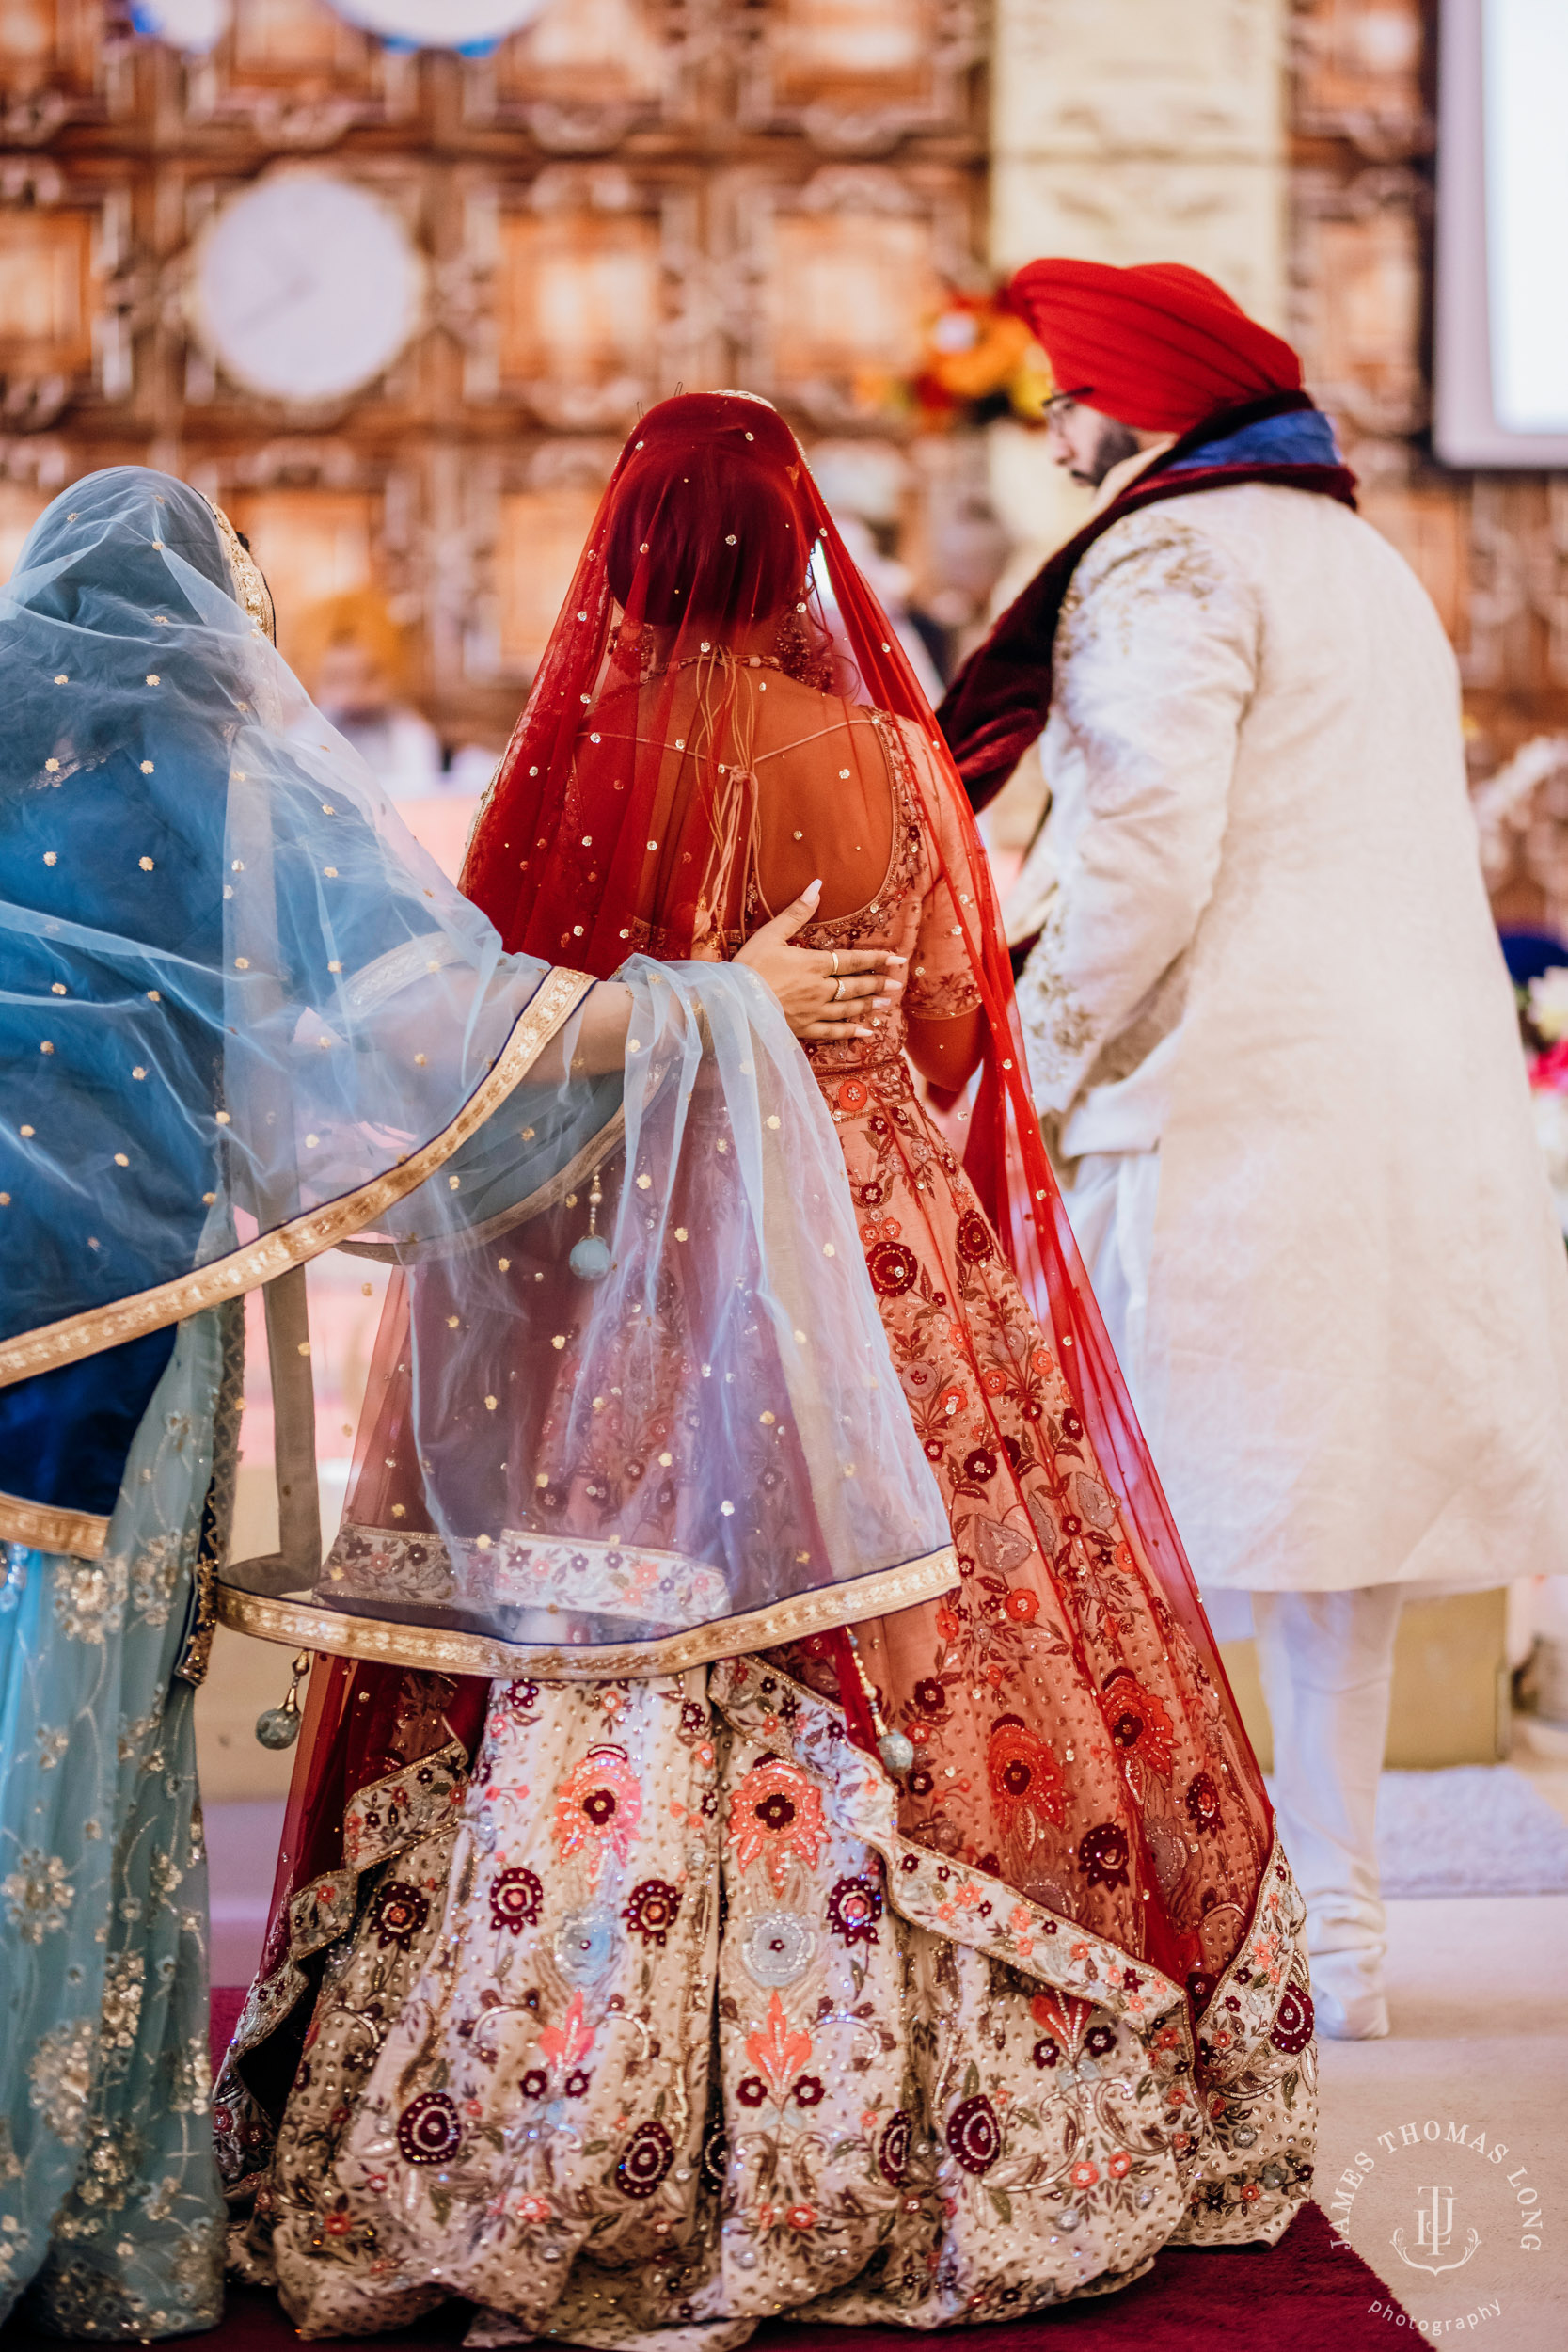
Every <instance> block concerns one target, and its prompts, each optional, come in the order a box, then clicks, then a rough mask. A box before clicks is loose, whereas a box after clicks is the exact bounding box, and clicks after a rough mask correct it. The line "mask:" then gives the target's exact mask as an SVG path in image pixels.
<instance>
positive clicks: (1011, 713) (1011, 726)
mask: <svg viewBox="0 0 1568 2352" xmlns="http://www.w3.org/2000/svg"><path fill="white" fill-rule="evenodd" d="M1313 405H1314V404H1313V402H1312V401H1311V399H1310V398H1309V397H1308V395H1307V393H1306V392H1266V393H1264V394H1263V396H1262V397H1261V398H1260V399H1258V400H1249V401H1246V402H1243V404H1241V405H1239V406H1236V407H1233V408H1225V409H1221V410H1220V411H1219V412H1218V413H1217V414H1215V415H1213V416H1210V417H1205V418H1204V420H1203V421H1202V423H1201V424H1196V425H1194V426H1193V427H1192V428H1191V430H1190V431H1189V432H1186V433H1184V434H1182V436H1181V437H1180V440H1178V441H1176V442H1174V443H1173V444H1172V446H1171V447H1170V448H1169V449H1168V450H1165V451H1164V452H1163V453H1162V454H1161V455H1160V456H1159V457H1158V458H1156V459H1155V461H1154V463H1153V465H1152V466H1150V467H1149V469H1148V471H1147V472H1146V473H1142V474H1140V475H1139V476H1138V478H1137V480H1136V481H1135V482H1132V483H1131V484H1130V485H1128V487H1127V488H1126V489H1125V490H1124V491H1123V492H1122V493H1121V495H1120V497H1119V498H1115V499H1113V500H1112V501H1111V503H1110V504H1109V505H1108V506H1107V507H1105V508H1104V509H1103V510H1102V511H1101V513H1100V514H1098V515H1096V516H1094V517H1093V519H1092V520H1091V521H1089V522H1087V523H1085V526H1084V528H1083V530H1082V531H1081V532H1078V534H1077V536H1076V537H1075V538H1072V539H1069V541H1068V543H1067V545H1066V546H1065V547H1062V548H1057V550H1056V552H1055V554H1054V555H1053V556H1052V557H1051V558H1050V560H1049V562H1047V563H1046V564H1042V566H1041V567H1040V569H1039V570H1038V571H1037V573H1036V574H1035V577H1034V579H1033V580H1031V581H1030V582H1029V585H1028V587H1027V588H1025V589H1024V590H1023V591H1022V594H1021V595H1020V596H1017V597H1016V598H1015V599H1014V601H1013V602H1012V603H1011V604H1010V605H1009V606H1008V607H1007V610H1006V612H1004V613H1003V615H1002V617H1001V619H1000V620H999V621H998V622H997V623H996V625H995V627H994V628H992V630H991V632H990V636H989V637H988V638H987V639H986V641H985V643H984V644H981V645H977V646H976V647H975V649H974V652H973V653H972V654H971V655H970V657H969V660H967V661H966V662H965V663H964V665H963V667H962V669H961V670H960V671H959V672H958V676H957V677H956V678H955V679H954V680H953V683H952V685H951V686H950V687H949V688H948V691H947V693H946V695H945V697H944V698H943V701H942V707H941V709H940V710H939V711H938V712H937V721H938V723H939V725H940V726H941V728H942V733H943V735H945V736H946V738H947V741H948V744H949V746H950V748H951V750H952V754H953V757H954V760H955V761H956V762H957V765H958V773H959V775H960V776H961V777H962V778H963V782H964V789H965V791H966V792H967V793H968V794H969V803H970V806H971V807H972V808H973V809H974V811H975V813H976V814H978V813H979V811H980V810H981V809H983V808H984V807H985V806H986V804H987V803H988V802H989V801H991V800H994V799H995V797H996V795H997V793H998V792H1000V791H1001V789H1002V787H1003V786H1004V785H1005V784H1006V781H1007V779H1008V777H1009V776H1010V775H1011V774H1012V772H1013V770H1014V769H1015V768H1016V767H1017V766H1018V763H1019V761H1020V760H1021V759H1022V756H1023V755H1024V753H1025V752H1026V751H1027V750H1028V748H1029V746H1030V744H1031V743H1033V742H1034V741H1035V739H1036V738H1037V736H1038V735H1039V734H1040V733H1041V731H1042V730H1043V728H1044V726H1045V722H1046V719H1047V716H1048V715H1049V712H1050V709H1051V656H1052V647H1053V643H1054V641H1055V636H1056V624H1057V621H1058V620H1059V618H1060V617H1061V611H1062V600H1063V598H1064V597H1065V596H1066V595H1067V592H1068V586H1069V581H1070V580H1071V579H1072V575H1073V573H1074V572H1075V571H1076V569H1077V568H1078V564H1079V561H1080V559H1081V558H1082V557H1083V555H1084V554H1085V551H1086V550H1087V549H1088V548H1091V547H1093V545H1094V543H1095V541H1096V540H1097V539H1098V538H1099V537H1100V535H1101V532H1105V531H1109V530H1110V528H1111V525H1112V524H1113V523H1118V522H1120V520H1121V518H1122V516H1124V515H1132V514H1136V512H1137V510H1138V509H1139V507H1141V506H1152V505H1154V504H1155V503H1156V502H1157V501H1159V500H1161V499H1179V498H1190V497H1192V496H1193V495H1194V494H1195V493H1196V492H1197V491H1199V490H1225V489H1228V488H1229V487H1230V486H1231V485H1232V484H1234V483H1238V482H1278V483H1282V484H1284V485H1285V486H1286V487H1287V488H1289V489H1292V490H1311V491H1315V492H1317V493H1318V494H1319V495H1320V496H1321V497H1324V498H1332V499H1338V501H1340V503H1341V504H1342V505H1345V506H1351V507H1354V504H1355V476H1354V474H1353V473H1352V471H1351V470H1350V468H1349V467H1348V466H1329V465H1314V464H1285V463H1281V462H1279V461H1278V460H1272V461H1271V460H1259V459H1253V460H1251V461H1248V460H1245V459H1239V460H1237V461H1235V462H1234V463H1232V464H1229V465H1226V464H1223V463H1217V464H1214V465H1212V466H1209V465H1204V466H1191V467H1188V468H1187V469H1185V470H1183V471H1181V472H1179V473H1172V472H1171V471H1170V470H1169V469H1170V468H1171V467H1172V466H1174V465H1176V464H1177V463H1178V461H1179V460H1180V459H1181V458H1182V457H1185V456H1186V455H1188V454H1189V453H1191V452H1192V451H1195V450H1201V449H1205V448H1207V447H1208V446H1209V444H1210V443H1211V442H1217V441H1221V440H1224V439H1226V438H1227V437H1228V436H1229V435H1231V434H1233V433H1239V432H1241V430H1242V429H1243V426H1245V425H1249V424H1255V423H1258V422H1260V421H1262V420H1263V419H1264V418H1266V417H1277V416H1284V415H1288V414H1289V413H1291V411H1292V410H1296V409H1302V408H1310V407H1312V406H1313ZM1029 944H1031V945H1032V944H1033V943H1032V942H1031V943H1029ZM1017 968H1018V958H1017V955H1016V954H1015V958H1014V969H1015V971H1016V970H1017Z"/></svg>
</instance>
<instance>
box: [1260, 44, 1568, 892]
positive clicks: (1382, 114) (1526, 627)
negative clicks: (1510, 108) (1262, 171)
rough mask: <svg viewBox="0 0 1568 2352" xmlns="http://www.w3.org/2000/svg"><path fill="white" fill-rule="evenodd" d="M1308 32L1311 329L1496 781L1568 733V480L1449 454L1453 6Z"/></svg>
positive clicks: (1481, 771) (1308, 339)
mask: <svg viewBox="0 0 1568 2352" xmlns="http://www.w3.org/2000/svg"><path fill="white" fill-rule="evenodd" d="M1435 34H1436V8H1435V6H1434V5H1433V0H1296V6H1295V8H1294V12H1293V16H1292V21H1291V324H1292V331H1293V333H1294V335H1295V337H1296V340H1297V341H1298V342H1299V344H1300V346H1301V350H1302V355H1303V358H1304V360H1305V362H1306V366H1307V380H1308V382H1309V383H1310V384H1311V386H1312V388H1313V389H1314V390H1315V391H1316V393H1317V394H1318V396H1319V397H1320V399H1322V400H1323V404H1324V405H1325V406H1326V407H1328V408H1329V409H1330V410H1331V411H1332V412H1333V414H1334V416H1335V419H1336V421H1337V423H1338V427H1339V430H1340V435H1341V437H1342V439H1343V440H1344V441H1345V443H1346V447H1347V453H1348V455H1349V456H1350V459H1351V462H1352V464H1353V465H1354V467H1355V468H1356V470H1357V472H1358V473H1359V474H1360V476H1361V479H1362V483H1363V485H1364V487H1363V499H1362V511H1363V512H1364V513H1365V514H1366V515H1367V516H1368V518H1369V519H1370V521H1372V522H1374V523H1375V524H1376V525H1377V526H1378V528H1379V529H1380V530H1382V531H1385V532H1386V533H1387V535H1388V536H1389V537H1390V538H1391V539H1392V540H1393V542H1394V544H1395V546H1396V547H1398V548H1400V549H1401V550H1402V553H1403V554H1404V555H1405V556H1406V557H1407V558H1408V559H1409V561H1410V563H1411V564H1413V565H1414V567H1415V569H1416V570H1417V572H1418V574H1419V575H1420V577H1421V579H1422V580H1423V581H1424V582H1425V584H1426V586H1427V588H1428V590H1429V591H1430V593H1431V595H1432V596H1433V601H1434V602H1435V604H1436V606H1437V610H1438V612H1439V614H1440V615H1441V617H1442V620H1443V625H1444V627H1445V628H1446V629H1447V630H1448V632H1449V637H1450V638H1451V640H1452V642H1453V644H1454V647H1455V649H1456V651H1457V653H1458V656H1459V665H1460V675H1461V677H1462V679H1463V682H1464V690H1465V721H1466V731H1467V736H1468V742H1469V750H1470V756H1471V763H1472V771H1473V775H1474V777H1475V778H1476V780H1477V781H1478V782H1480V781H1481V780H1484V779H1485V778H1486V777H1488V776H1489V775H1491V774H1492V773H1494V772H1495V771H1498V770H1500V769H1502V768H1503V767H1504V765H1505V763H1507V762H1508V761H1510V760H1511V759H1512V757H1513V755H1514V754H1515V753H1516V752H1517V751H1518V750H1519V748H1520V747H1521V745H1523V744H1526V743H1528V742H1530V741H1532V740H1533V739H1538V738H1541V737H1544V736H1552V735H1557V734H1560V733H1562V732H1563V731H1564V730H1568V491H1565V486H1564V485H1563V484H1562V482H1561V481H1560V480H1553V479H1549V478H1547V477H1544V476H1541V475H1530V474H1521V473H1512V472H1511V473H1496V474H1483V473H1467V472H1463V471H1456V470H1453V469H1449V468H1446V467H1443V466H1441V465H1439V464H1438V463H1437V462H1436V461H1435V460H1434V458H1433V455H1432V452H1431V445H1430V441H1429V438H1428V435H1427V425H1428V419H1429V414H1430V405H1431V382H1430V371H1431V314H1432V268H1433V238H1432V211H1433V207H1432V172H1433V156H1432V150H1433V100H1434V95H1435V56H1436V53H1435ZM1554 794H1555V795H1556V797H1555V798H1554V797H1553V795H1554ZM1538 799H1539V807H1538V808H1537V807H1535V806H1534V805H1533V804H1532V807H1531V809H1530V810H1528V811H1526V812H1525V813H1524V815H1523V817H1522V818H1521V826H1520V829H1519V831H1518V833H1517V835H1516V838H1517V840H1518V841H1520V842H1523V843H1525V844H1526V845H1527V846H1528V863H1529V866H1530V872H1531V874H1532V875H1533V877H1534V879H1533V880H1532V881H1529V882H1528V889H1529V890H1532V891H1534V892H1535V893H1536V898H1537V900H1538V904H1537V907H1536V912H1537V914H1541V913H1542V912H1544V911H1546V910H1547V909H1548V908H1549V911H1550V912H1551V914H1552V919H1553V920H1555V921H1556V922H1557V923H1558V924H1559V926H1560V928H1561V929H1562V930H1563V935H1564V937H1565V938H1568V832H1565V831H1564V828H1565V827H1568V804H1564V805H1560V803H1565V802H1568V792H1565V788H1564V787H1563V786H1562V784H1561V783H1560V782H1557V783H1553V784H1551V785H1550V786H1549V787H1548V786H1547V785H1545V784H1543V786H1542V787H1541V788H1540V793H1539V795H1538ZM1554 842H1555V844H1556V846H1555V847H1553V846H1552V845H1553V843H1554ZM1523 854H1524V851H1523V850H1521V851H1520V855H1521V856H1522V855H1523ZM1499 871H1501V869H1499ZM1510 872H1511V873H1512V875H1513V879H1512V880H1508V879H1507V878H1506V877H1505V879H1504V882H1502V883H1500V884H1499V887H1502V888H1503V889H1504V893H1505V895H1504V898H1501V899H1499V904H1500V905H1506V906H1507V908H1508V911H1509V912H1510V913H1511V914H1515V915H1516V914H1518V913H1519V905H1520V904H1522V901H1519V902H1518V903H1515V901H1516V900H1517V894H1518V889H1519V888H1520V887H1523V886H1524V885H1523V884H1522V883H1520V880H1519V875H1520V873H1522V872H1523V868H1520V869H1519V872H1513V869H1512V868H1511V869H1510ZM1508 892H1513V894H1514V897H1513V898H1509V897H1508V896H1507V894H1508ZM1543 893H1544V896H1543Z"/></svg>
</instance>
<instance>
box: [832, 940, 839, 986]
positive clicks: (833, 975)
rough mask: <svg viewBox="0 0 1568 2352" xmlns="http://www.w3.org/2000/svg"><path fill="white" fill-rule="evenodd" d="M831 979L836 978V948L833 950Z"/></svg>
mask: <svg viewBox="0 0 1568 2352" xmlns="http://www.w3.org/2000/svg"><path fill="white" fill-rule="evenodd" d="M832 977H833V978H834V979H837V977H838V949H837V948H836V947H835V948H834V949H833V971H832Z"/></svg>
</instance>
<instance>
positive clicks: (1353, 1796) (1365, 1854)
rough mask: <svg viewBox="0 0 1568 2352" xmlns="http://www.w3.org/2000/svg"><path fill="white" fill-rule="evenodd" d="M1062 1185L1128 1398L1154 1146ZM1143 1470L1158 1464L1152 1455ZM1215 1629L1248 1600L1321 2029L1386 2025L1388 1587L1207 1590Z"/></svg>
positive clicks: (1136, 1379)
mask: <svg viewBox="0 0 1568 2352" xmlns="http://www.w3.org/2000/svg"><path fill="white" fill-rule="evenodd" d="M1076 1176H1077V1182H1076V1183H1075V1184H1074V1185H1073V1186H1072V1188H1071V1190H1070V1191H1069V1192H1067V1193H1066V1194H1065V1195H1064V1198H1065V1200H1066V1205H1067V1208H1068V1212H1069V1216H1070V1219H1071V1222H1072V1229H1073V1232H1074V1235H1075V1236H1076V1238H1077V1242H1078V1247H1079V1248H1080V1249H1081V1250H1082V1251H1083V1254H1084V1259H1085V1263H1086V1264H1087V1267H1088V1270H1089V1278H1090V1280H1091V1281H1092V1282H1093V1285H1094V1292H1095V1296H1096V1298H1097V1299H1098V1300H1099V1302H1100V1309H1101V1313H1102V1314H1103V1316H1104V1318H1105V1323H1106V1327H1107V1328H1108V1330H1109V1332H1110V1335H1111V1343H1112V1345H1113V1346H1114V1347H1115V1349H1116V1351H1117V1361H1118V1362H1119V1363H1120V1365H1121V1368H1122V1373H1123V1375H1124V1377H1125V1378H1126V1381H1127V1385H1128V1388H1129V1390H1130V1391H1131V1393H1132V1403H1133V1406H1134V1407H1135V1408H1136V1409H1138V1410H1140V1411H1141V1410H1142V1408H1143V1391H1144V1390H1145V1380H1146V1370H1147V1367H1146V1345H1147V1331H1148V1269H1149V1261H1150V1258H1151V1255H1152V1251H1153V1243H1154V1214H1155V1208H1156V1204H1157V1201H1158V1199H1159V1188H1160V1154H1159V1152H1158V1151H1153V1152H1093V1153H1089V1154H1086V1155H1085V1157H1084V1158H1083V1159H1082V1160H1080V1162H1079V1163H1078V1168H1077V1170H1076ZM1155 1467H1156V1469H1158V1468H1159V1467H1160V1465H1159V1464H1158V1462H1156V1465H1155ZM1248 1599H1250V1601H1251V1615H1252V1629H1253V1630H1254V1632H1255V1633H1256V1636H1257V1642H1258V1657H1259V1668H1260V1670H1261V1674H1262V1680H1263V1691H1264V1695H1265V1697H1266V1698H1267V1700H1268V1703H1269V1714H1270V1717H1271V1719H1272V1721H1273V1724H1274V1758H1275V1762H1274V1777H1275V1811H1276V1813H1277V1815H1278V1820H1279V1835H1280V1840H1281V1843H1282V1844H1283V1846H1284V1848H1285V1852H1286V1855H1287V1858H1288V1859H1289V1861H1290V1864H1291V1868H1292V1869H1293V1871H1294V1872H1295V1875H1296V1882H1297V1884H1298V1885H1299V1886H1300V1888H1301V1891H1302V1894H1303V1896H1304V1898H1305V1899H1306V1902H1307V1951H1308V1953H1309V1955H1310V1957H1311V1963H1312V1983H1313V1991H1314V1995H1315V1997H1316V1999H1317V2003H1318V2015H1319V2022H1320V2024H1321V2026H1322V2028H1323V2031H1324V2032H1325V2033H1328V2034H1331V2035H1334V2036H1336V2037H1341V2036H1343V2037H1348V2038H1351V2039H1361V2038H1363V2037H1373V2036H1376V2035H1379V2034H1384V2033H1386V2032H1387V2030H1388V2024H1387V2012H1386V2008H1385V2005H1384V1998H1383V1984H1382V1968H1383V1956H1384V1949H1385V1941H1386V1931H1385V1917H1384V1910H1383V1903H1382V1900H1381V1898H1380V1896H1379V1893H1378V1867H1377V1835H1376V1814H1377V1784H1378V1775H1379V1773H1380V1772H1381V1771H1382V1769H1383V1751H1384V1743H1385V1740H1386V1737H1387V1730H1388V1702H1389V1693H1390V1690H1391V1686H1392V1681H1393V1671H1394V1636H1395V1633H1396V1631H1397V1629H1398V1627H1399V1615H1400V1606H1401V1601H1402V1593H1401V1589H1400V1587H1399V1586H1398V1585H1396V1584H1373V1585H1364V1586H1358V1587H1354V1588H1352V1589H1350V1590H1347V1591H1342V1592H1331V1593H1259V1592H1254V1593H1252V1594H1250V1595H1243V1594H1240V1593H1235V1594H1232V1593H1223V1594H1216V1595H1215V1596H1214V1601H1215V1603H1216V1608H1215V1611H1214V1615H1215V1619H1216V1627H1215V1629H1216V1632H1217V1633H1218V1635H1219V1636H1220V1638H1222V1639H1227V1638H1231V1637H1232V1636H1233V1634H1235V1633H1239V1632H1242V1631H1244V1630H1245V1627H1244V1622H1243V1623H1241V1624H1238V1623H1235V1622H1234V1619H1235V1616H1236V1614H1237V1613H1238V1611H1239V1610H1240V1609H1241V1608H1244V1605H1245V1602H1246V1601H1247V1600H1248Z"/></svg>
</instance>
